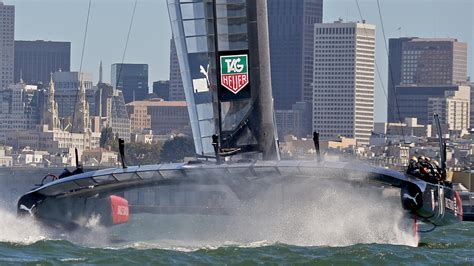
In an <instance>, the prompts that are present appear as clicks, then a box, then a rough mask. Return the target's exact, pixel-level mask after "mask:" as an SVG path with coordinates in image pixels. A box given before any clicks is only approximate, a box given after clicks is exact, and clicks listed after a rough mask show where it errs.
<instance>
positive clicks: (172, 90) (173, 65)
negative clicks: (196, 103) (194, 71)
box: [169, 39, 185, 101]
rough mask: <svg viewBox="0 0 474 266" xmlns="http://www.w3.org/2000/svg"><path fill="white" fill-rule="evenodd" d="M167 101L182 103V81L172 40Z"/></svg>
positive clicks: (183, 97)
mask: <svg viewBox="0 0 474 266" xmlns="http://www.w3.org/2000/svg"><path fill="white" fill-rule="evenodd" d="M169 99H170V100H171V101H184V100H185V96H184V88H183V80H182V79H181V72H180V70H179V61H178V54H177V53H176V46H175V44H174V40H173V39H171V40H170V83H169Z"/></svg>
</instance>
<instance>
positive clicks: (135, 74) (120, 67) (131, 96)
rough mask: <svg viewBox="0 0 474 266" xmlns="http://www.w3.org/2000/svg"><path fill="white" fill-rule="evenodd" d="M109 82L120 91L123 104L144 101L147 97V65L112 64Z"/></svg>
mask: <svg viewBox="0 0 474 266" xmlns="http://www.w3.org/2000/svg"><path fill="white" fill-rule="evenodd" d="M110 81H111V84H112V86H114V88H115V89H119V90H121V91H122V93H123V97H124V99H125V103H129V102H132V101H141V100H144V99H146V98H147V96H148V65H147V64H113V65H112V68H111V78H110Z"/></svg>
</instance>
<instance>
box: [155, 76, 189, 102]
mask: <svg viewBox="0 0 474 266" xmlns="http://www.w3.org/2000/svg"><path fill="white" fill-rule="evenodd" d="M180 78H181V76H180ZM183 93H184V92H183ZM153 94H154V96H155V97H158V98H161V99H163V100H165V101H170V81H169V80H158V81H155V82H153ZM181 100H182V101H184V99H181Z"/></svg>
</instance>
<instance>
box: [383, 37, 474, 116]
mask: <svg viewBox="0 0 474 266" xmlns="http://www.w3.org/2000/svg"><path fill="white" fill-rule="evenodd" d="M466 81H467V44H466V43H464V42H459V41H458V40H457V39H450V38H416V37H412V38H397V39H390V40H389V73H388V106H387V118H388V121H389V122H398V121H401V120H403V119H404V118H403V117H398V110H399V109H401V107H400V106H398V108H397V105H396V97H395V95H396V94H398V91H397V86H450V85H463V84H466ZM399 105H400V103H399Z"/></svg>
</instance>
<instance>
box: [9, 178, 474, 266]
mask: <svg viewBox="0 0 474 266" xmlns="http://www.w3.org/2000/svg"><path fill="white" fill-rule="evenodd" d="M33 174H34V175H37V173H33ZM30 175H31V174H30V173H26V172H18V171H17V172H16V173H15V175H12V173H11V172H5V173H3V176H2V171H0V181H1V182H0V195H1V196H0V217H1V218H0V265H18V264H28V265H58V264H59V265H60V264H79V265H87V264H94V265H96V264H99V265H100V264H105V265H130V264H145V265H146V264H152V265H159V264H161V265H169V264H181V265H183V264H198V265H204V264H205V265H208V264H216V265H223V264H230V265H235V264H238V265H253V264H318V265H319V264H323V265H334V264H339V265H340V264H343V265H346V264H369V265H380V264H410V265H412V264H420V265H424V264H432V265H439V264H445V265H453V264H464V265H474V224H472V223H468V222H464V223H462V224H458V225H452V226H447V227H440V228H436V229H435V230H434V231H433V232H430V233H421V234H418V235H416V234H414V232H413V221H412V220H411V219H408V218H406V215H404V212H403V211H402V210H401V209H399V207H398V206H399V198H398V199H397V197H383V198H380V197H379V196H377V195H372V194H371V193H370V191H364V190H362V188H357V189H354V188H353V187H344V186H341V185H340V184H338V185H337V186H334V187H333V186H330V185H327V184H325V186H324V187H323V188H321V186H315V187H314V188H312V189H311V190H310V191H312V192H314V193H311V196H312V197H310V198H307V197H306V195H305V197H304V198H305V200H307V199H310V201H299V200H295V201H288V200H287V203H285V204H284V205H281V204H278V203H276V200H275V199H276V198H275V196H272V195H267V196H266V197H262V198H261V199H259V200H258V202H255V203H254V204H251V205H243V206H241V208H239V210H238V211H236V212H234V213H232V214H231V215H222V216H216V215H156V214H155V215H153V214H134V215H132V216H131V221H130V222H129V223H127V224H122V225H117V226H114V227H111V228H102V227H100V226H98V225H97V224H95V223H96V221H95V220H94V219H91V220H90V221H89V224H90V226H88V228H85V229H82V230H79V231H75V232H61V231H57V230H53V229H50V228H47V227H44V226H42V225H40V224H38V223H37V222H36V221H34V220H32V219H31V218H29V217H26V218H23V219H19V218H18V217H17V216H16V214H15V211H14V206H15V203H16V199H17V198H18V196H19V195H20V194H21V193H23V192H24V191H25V190H26V187H28V186H30V185H29V184H31V183H32V182H33V181H32V180H26V179H32V178H30V177H29V176H30ZM12 178H14V179H16V180H13V179H12ZM21 178H23V179H21ZM25 178H26V179H25ZM9 179H11V180H9ZM6 180H7V181H8V182H6ZM2 182H3V183H2ZM33 184H34V183H33ZM300 191H301V188H300V187H296V188H295V190H294V191H291V190H288V191H287V192H286V193H289V194H286V196H287V197H289V196H290V195H292V197H293V198H297V197H298V196H301V195H300V194H301V193H300ZM341 193H343V195H344V197H340V195H341ZM304 202H306V203H304ZM421 229H422V230H428V231H429V230H430V229H432V226H430V225H422V226H421Z"/></svg>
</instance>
